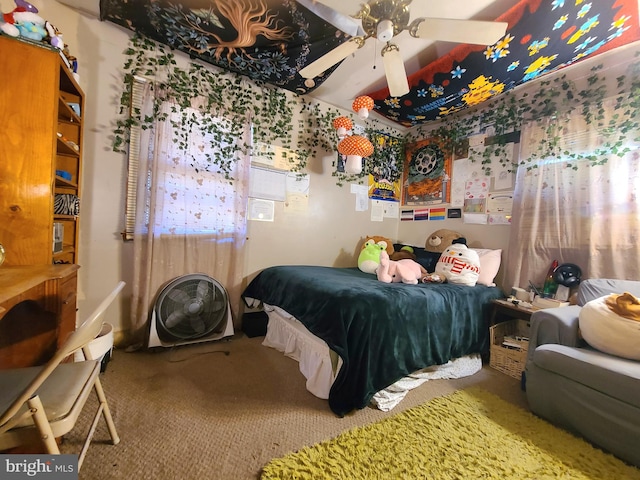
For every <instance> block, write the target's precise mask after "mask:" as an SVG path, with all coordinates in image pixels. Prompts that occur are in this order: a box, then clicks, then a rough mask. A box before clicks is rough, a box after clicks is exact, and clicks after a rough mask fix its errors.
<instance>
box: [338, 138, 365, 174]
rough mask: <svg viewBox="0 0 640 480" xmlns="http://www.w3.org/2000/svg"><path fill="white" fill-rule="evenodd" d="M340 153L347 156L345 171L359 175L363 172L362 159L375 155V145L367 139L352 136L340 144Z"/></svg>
mask: <svg viewBox="0 0 640 480" xmlns="http://www.w3.org/2000/svg"><path fill="white" fill-rule="evenodd" d="M338 152H340V153H341V154H342V155H346V156H347V161H346V162H345V165H344V171H345V172H346V173H352V174H354V175H357V174H359V173H360V172H362V157H368V156H369V155H371V154H372V153H373V145H372V144H371V142H370V141H369V140H367V139H366V138H365V137H361V136H360V135H351V136H349V137H345V138H344V140H342V141H341V142H340V143H339V144H338Z"/></svg>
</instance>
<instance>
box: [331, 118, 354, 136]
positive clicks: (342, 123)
mask: <svg viewBox="0 0 640 480" xmlns="http://www.w3.org/2000/svg"><path fill="white" fill-rule="evenodd" d="M333 128H335V129H336V130H337V131H338V138H339V139H340V140H342V139H343V138H344V137H346V136H347V132H348V131H349V130H351V129H352V128H353V123H352V122H351V119H350V118H348V117H338V118H336V119H334V120H333Z"/></svg>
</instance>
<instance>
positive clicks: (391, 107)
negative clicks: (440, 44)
mask: <svg viewBox="0 0 640 480" xmlns="http://www.w3.org/2000/svg"><path fill="white" fill-rule="evenodd" d="M498 20H499V21H505V22H508V24H509V27H508V28H507V33H506V34H505V36H504V37H503V38H502V39H501V40H499V41H498V42H497V43H496V44H495V45H492V46H490V47H482V46H476V45H459V46H457V47H455V48H454V49H453V50H452V51H451V52H449V53H448V54H447V55H444V56H442V57H440V58H439V59H438V60H436V61H434V62H432V63H430V64H429V65H427V66H425V67H424V68H423V69H422V70H420V71H418V72H417V73H415V74H413V75H410V76H409V86H410V89H411V90H410V92H409V93H408V94H406V95H405V96H403V97H399V98H396V97H389V91H388V89H387V88H384V89H381V90H379V91H377V92H373V93H369V94H368V95H369V96H371V97H372V98H373V99H374V100H375V109H376V111H377V112H378V113H380V114H381V115H384V116H385V117H387V118H390V119H392V120H395V121H396V122H398V123H400V124H402V125H404V126H413V125H417V124H421V123H425V122H428V121H432V120H436V119H438V118H441V117H443V116H445V115H447V114H450V113H453V112H456V111H459V110H462V109H465V108H468V107H472V106H474V105H477V104H478V103H480V102H483V101H485V100H488V99H489V98H491V97H493V96H494V95H498V94H500V93H502V92H505V91H507V90H510V89H512V88H514V87H516V86H517V85H520V84H522V83H525V82H527V81H529V80H532V79H534V78H536V77H538V76H540V75H542V74H544V73H548V72H551V71H553V70H556V69H558V68H561V67H565V66H567V65H571V64H572V63H575V62H578V61H580V60H582V59H584V58H587V57H588V56H591V55H594V54H599V53H603V52H605V51H607V50H610V49H611V48H615V47H619V46H622V45H626V44H628V43H632V42H634V41H636V40H638V39H639V38H640V28H639V26H638V1H637V0H598V1H594V0H591V1H582V0H522V1H521V2H520V3H518V4H517V5H515V6H514V7H513V8H511V9H510V10H509V11H508V12H506V13H505V14H503V15H501V16H500V17H499V18H498Z"/></svg>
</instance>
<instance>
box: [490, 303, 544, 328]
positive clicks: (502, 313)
mask: <svg viewBox="0 0 640 480" xmlns="http://www.w3.org/2000/svg"><path fill="white" fill-rule="evenodd" d="M491 303H492V304H493V309H492V310H491V317H490V319H489V327H492V326H493V325H495V324H496V323H500V322H504V321H506V320H509V319H514V318H517V319H520V320H526V321H527V322H528V321H529V320H530V319H531V314H532V313H533V312H535V310H534V309H533V308H530V307H522V306H520V305H519V304H515V303H513V302H510V301H509V300H492V301H491Z"/></svg>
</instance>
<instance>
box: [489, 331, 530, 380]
mask: <svg viewBox="0 0 640 480" xmlns="http://www.w3.org/2000/svg"><path fill="white" fill-rule="evenodd" d="M489 332H490V338H491V349H490V357H489V366H490V367H492V368H495V369H496V370H499V371H500V372H502V373H506V374H507V375H509V376H510V377H513V378H517V379H518V380H520V377H521V376H522V372H523V370H524V365H525V362H526V361H527V351H528V349H529V341H528V338H529V322H528V321H526V320H510V321H508V322H502V323H498V324H497V325H494V326H492V327H491V328H490V329H489ZM505 337H506V339H507V342H508V343H509V345H512V346H509V347H507V346H504V343H503V342H505Z"/></svg>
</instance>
